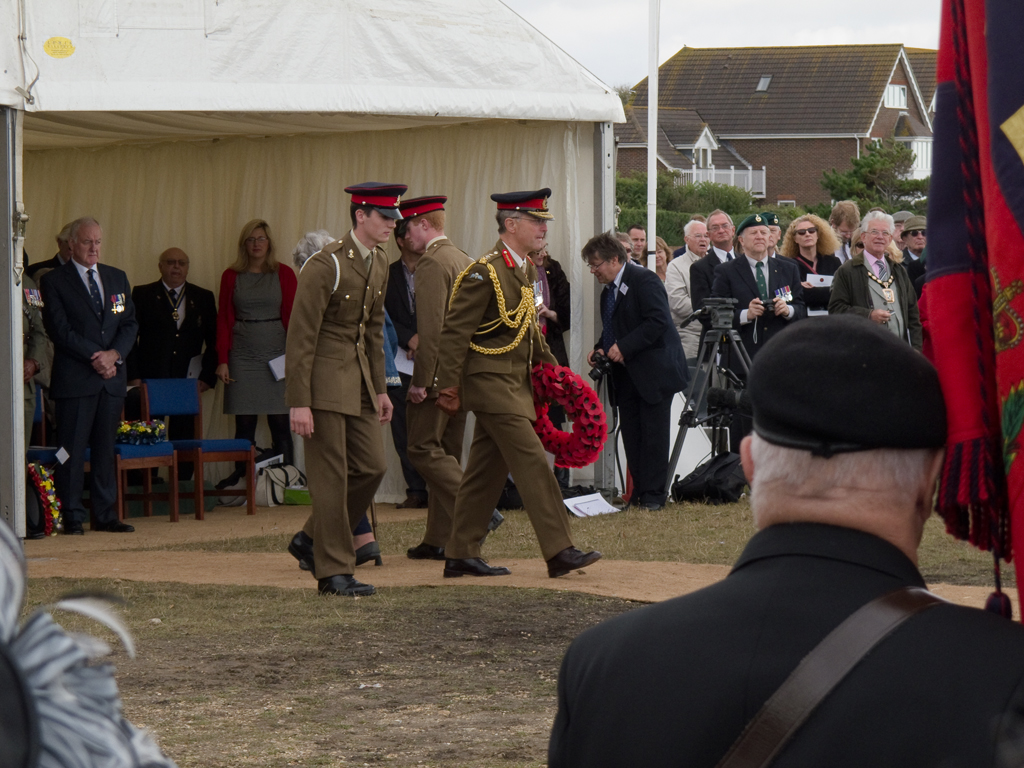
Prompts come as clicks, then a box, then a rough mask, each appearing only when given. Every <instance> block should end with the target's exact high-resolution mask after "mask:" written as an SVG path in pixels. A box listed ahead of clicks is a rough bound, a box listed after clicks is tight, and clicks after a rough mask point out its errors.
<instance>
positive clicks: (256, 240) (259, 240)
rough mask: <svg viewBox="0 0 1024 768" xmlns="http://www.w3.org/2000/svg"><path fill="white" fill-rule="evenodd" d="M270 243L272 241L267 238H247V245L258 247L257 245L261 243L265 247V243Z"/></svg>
mask: <svg viewBox="0 0 1024 768" xmlns="http://www.w3.org/2000/svg"><path fill="white" fill-rule="evenodd" d="M269 242H270V239H269V238H266V237H247V238H245V244H246V245H256V243H259V244H260V245H263V244H264V243H269Z"/></svg>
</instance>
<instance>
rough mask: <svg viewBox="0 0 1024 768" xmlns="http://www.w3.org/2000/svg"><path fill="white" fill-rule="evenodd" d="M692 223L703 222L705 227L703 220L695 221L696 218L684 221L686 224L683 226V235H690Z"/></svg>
mask: <svg viewBox="0 0 1024 768" xmlns="http://www.w3.org/2000/svg"><path fill="white" fill-rule="evenodd" d="M730 223H732V222H730ZM694 224H704V226H705V227H707V224H705V223H704V222H703V221H697V219H690V220H689V221H688V222H686V226H684V227H683V237H689V236H690V231H691V230H692V229H693V225H694Z"/></svg>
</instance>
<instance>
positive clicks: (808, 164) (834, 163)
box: [729, 137, 857, 205]
mask: <svg viewBox="0 0 1024 768" xmlns="http://www.w3.org/2000/svg"><path fill="white" fill-rule="evenodd" d="M729 143H730V144H732V145H733V147H735V148H736V151H737V152H738V153H739V154H740V155H742V156H743V158H744V159H746V160H747V161H748V162H749V163H750V164H751V165H753V166H754V168H757V169H760V168H761V166H765V168H766V170H767V174H766V175H767V177H768V178H767V187H768V188H767V190H766V193H765V202H766V203H769V204H775V203H776V202H777V201H779V200H796V204H797V205H812V204H815V203H828V202H830V201H831V198H830V197H829V194H828V192H826V191H825V190H824V188H823V187H822V186H821V176H822V174H823V173H824V172H825V171H830V170H832V169H833V168H835V169H836V170H837V171H848V170H850V168H852V167H853V165H852V163H851V162H850V160H851V159H852V158H854V157H856V156H857V140H856V139H854V138H852V137H851V138H848V139H846V138H837V139H730V140H729Z"/></svg>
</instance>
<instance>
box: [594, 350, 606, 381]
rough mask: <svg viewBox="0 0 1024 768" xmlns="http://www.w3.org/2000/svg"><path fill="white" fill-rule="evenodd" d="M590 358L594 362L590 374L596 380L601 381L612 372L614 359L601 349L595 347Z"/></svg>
mask: <svg viewBox="0 0 1024 768" xmlns="http://www.w3.org/2000/svg"><path fill="white" fill-rule="evenodd" d="M590 359H591V361H592V363H593V364H592V366H591V368H590V373H589V376H590V378H592V379H593V380H594V381H600V380H601V379H603V378H604V377H605V376H607V375H608V374H609V373H611V372H612V361H611V360H609V359H608V355H606V354H605V353H604V352H602V351H601V350H600V349H595V350H594V354H593V356H591V358H590Z"/></svg>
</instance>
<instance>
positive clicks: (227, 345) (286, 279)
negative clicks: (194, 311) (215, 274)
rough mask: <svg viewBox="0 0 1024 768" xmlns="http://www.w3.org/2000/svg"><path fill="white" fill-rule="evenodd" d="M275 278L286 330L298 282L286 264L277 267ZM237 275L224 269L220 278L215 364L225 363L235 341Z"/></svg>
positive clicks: (282, 320) (233, 271)
mask: <svg viewBox="0 0 1024 768" xmlns="http://www.w3.org/2000/svg"><path fill="white" fill-rule="evenodd" d="M277 277H278V279H279V280H280V281H281V324H282V325H283V326H284V329H285V330H286V331H287V330H288V319H289V318H290V317H291V316H292V304H293V303H294V301H295V288H296V286H297V285H298V281H297V280H296V279H295V272H294V271H292V268H291V267H289V266H287V265H286V264H278V265H277ZM237 278H238V273H237V272H235V270H233V269H230V268H229V269H225V270H224V274H223V275H221V276H220V306H219V307H218V308H217V358H218V360H217V362H219V363H225V364H226V363H227V362H228V352H230V351H231V345H232V343H233V342H234V340H235V281H236V280H237Z"/></svg>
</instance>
